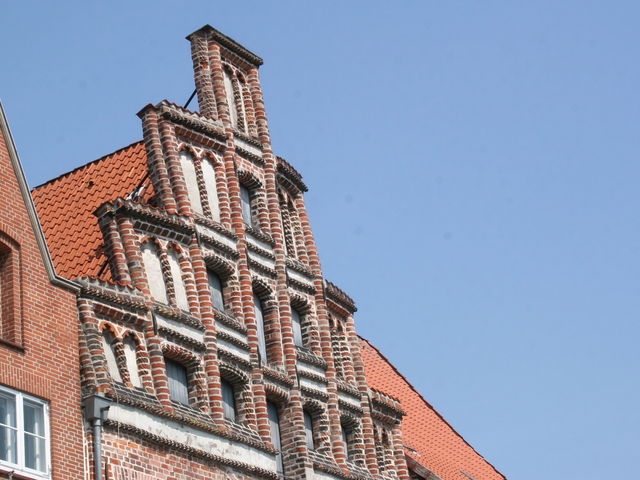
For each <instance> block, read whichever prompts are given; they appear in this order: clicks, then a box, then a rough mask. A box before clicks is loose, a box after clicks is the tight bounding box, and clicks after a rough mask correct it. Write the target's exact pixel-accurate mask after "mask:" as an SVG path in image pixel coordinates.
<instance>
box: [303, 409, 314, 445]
mask: <svg viewBox="0 0 640 480" xmlns="http://www.w3.org/2000/svg"><path fill="white" fill-rule="evenodd" d="M304 434H305V436H306V438H307V448H308V449H309V450H315V448H316V446H315V443H314V441H313V418H312V417H311V414H310V413H309V412H307V411H306V410H305V411H304Z"/></svg>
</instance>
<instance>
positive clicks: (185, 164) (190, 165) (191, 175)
mask: <svg viewBox="0 0 640 480" xmlns="http://www.w3.org/2000/svg"><path fill="white" fill-rule="evenodd" d="M180 167H182V175H183V177H184V182H185V183H186V186H187V194H188V195H189V202H190V203H191V208H192V209H193V210H194V211H196V212H198V213H199V214H202V213H203V210H202V202H201V201H200V189H199V188H198V175H197V173H196V164H195V160H194V159H193V155H191V152H189V151H188V150H183V151H182V152H180Z"/></svg>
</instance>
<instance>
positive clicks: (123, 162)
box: [33, 26, 504, 480]
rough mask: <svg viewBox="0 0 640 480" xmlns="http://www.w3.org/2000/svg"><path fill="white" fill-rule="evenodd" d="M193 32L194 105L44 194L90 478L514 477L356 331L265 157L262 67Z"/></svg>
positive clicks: (285, 172)
mask: <svg viewBox="0 0 640 480" xmlns="http://www.w3.org/2000/svg"><path fill="white" fill-rule="evenodd" d="M188 39H189V41H190V42H191V51H192V59H193V66H194V77H195V84H196V92H197V101H198V104H199V109H198V111H193V110H188V109H186V108H183V107H180V106H178V105H175V104H173V103H171V102H169V101H166V100H165V101H162V102H160V103H159V104H157V105H147V106H146V107H144V108H143V109H142V110H141V111H140V112H139V113H138V116H139V117H140V119H141V122H142V132H143V138H142V140H141V141H140V142H136V143H134V144H132V145H129V146H127V147H125V148H123V149H121V150H118V151H116V152H114V153H112V154H110V155H107V156H105V157H102V158H100V159H98V160H96V161H94V162H91V163H89V164H87V165H84V166H82V167H80V168H78V169H76V170H74V171H72V172H69V173H67V174H64V175H62V176H60V177H58V178H56V179H53V180H51V181H50V182H47V183H45V184H44V185H41V186H40V187H38V188H36V189H35V190H34V192H33V195H34V199H35V202H36V205H37V208H38V212H39V214H40V216H41V219H42V223H43V228H44V231H45V234H46V238H47V241H48V243H49V247H50V249H51V252H52V257H53V260H54V263H55V266H56V268H57V271H58V272H59V273H60V274H61V275H62V276H64V277H65V278H69V279H73V280H74V281H75V282H76V283H77V284H78V285H79V286H80V291H79V293H78V307H79V316H80V330H81V335H80V343H79V345H80V371H81V380H82V381H81V385H82V393H83V396H84V397H85V399H86V400H85V417H86V419H87V422H88V423H87V425H86V426H87V430H86V438H87V445H86V452H87V455H88V458H87V460H88V463H89V462H90V464H94V463H96V461H97V463H98V464H100V465H101V468H99V469H97V471H96V472H94V473H95V474H96V475H98V476H99V475H100V474H101V473H102V472H104V474H105V475H108V478H110V479H128V480H143V479H144V480H151V479H175V480H183V479H184V480H186V479H194V478H195V479H199V478H202V479H204V478H233V479H248V478H265V479H277V478H281V477H285V478H288V479H326V480H328V479H363V480H364V479H374V478H376V479H379V478H390V479H395V478H397V479H408V478H425V479H426V478H429V479H434V478H442V479H443V480H465V479H468V478H474V479H475V480H492V479H501V478H504V477H503V476H502V475H501V474H500V473H499V472H497V471H496V470H495V469H493V467H491V466H490V465H489V464H488V463H487V462H486V461H485V460H484V459H482V457H480V456H479V455H478V454H477V453H476V452H475V451H474V450H473V449H472V448H471V447H470V446H469V445H467V444H466V443H465V442H464V440H462V438H461V437H460V436H459V435H457V433H455V431H453V430H452V429H451V427H449V426H448V425H447V424H446V422H444V421H443V420H442V419H441V418H440V417H439V416H438V415H437V414H436V413H435V412H434V411H433V409H431V407H430V406H429V405H428V404H427V403H426V402H424V400H423V399H422V397H420V396H419V394H417V393H416V392H415V391H414V390H413V389H412V388H411V387H410V385H409V384H408V383H407V382H406V380H404V378H403V377H401V376H400V375H399V374H398V373H397V372H396V371H395V370H394V369H393V367H392V366H391V365H390V364H389V363H388V362H387V361H386V360H385V359H384V357H382V356H381V355H380V354H379V352H378V351H377V350H375V348H373V347H372V346H371V345H370V344H369V343H368V342H366V341H364V340H362V339H360V338H359V337H358V336H357V334H356V331H355V326H354V317H353V315H354V313H355V311H356V307H355V304H354V302H353V300H352V299H351V298H350V297H349V296H348V295H347V294H346V293H345V292H343V291H342V290H341V289H340V288H338V287H337V286H336V285H335V284H333V283H331V282H329V281H328V280H326V279H325V278H324V276H323V274H322V270H321V267H320V261H319V256H318V251H317V248H316V244H315V241H314V238H313V233H312V231H311V227H310V222H309V218H308V216H307V213H306V208H305V203H304V192H305V191H306V190H307V187H306V185H305V184H304V182H303V180H302V177H301V175H300V174H299V173H298V172H297V171H296V170H295V169H294V167H293V166H292V165H290V164H289V163H288V162H287V161H286V160H284V159H283V158H280V157H278V156H276V155H275V153H274V152H273V151H272V148H271V139H270V136H269V128H268V124H267V118H266V113H265V108H264V102H263V97H262V91H261V86H260V80H259V75H258V69H259V67H260V65H261V64H262V60H261V59H260V58H259V57H258V56H256V55H255V54H253V53H251V52H250V51H248V50H247V49H245V48H244V47H242V46H241V45H239V44H238V43H236V42H235V41H233V40H232V39H230V38H228V37H226V36H225V35H223V34H221V33H220V32H218V31H217V30H215V29H213V28H211V27H209V26H205V27H203V28H202V29H200V30H198V31H196V32H194V33H193V34H191V35H190V36H189V37H188ZM380 372H387V374H384V375H383V374H381V373H380ZM368 374H369V375H368ZM388 375H391V376H392V377H393V378H389V377H388ZM405 401H406V402H407V404H406V405H405ZM106 407H108V410H106ZM405 417H406V419H407V420H409V422H405V421H404V420H403V418H405ZM89 425H91V426H92V427H93V430H89V429H88V427H89ZM431 430H433V431H434V432H436V435H435V437H434V436H431V433H430V431H431ZM406 438H409V439H411V440H410V441H411V442H412V443H411V444H408V443H407V440H406ZM94 439H99V441H96V442H95V444H94V445H90V443H91V442H92V441H93V440H94ZM98 445H99V446H100V447H101V451H98V450H97V449H96V446H98ZM432 447H433V448H432ZM90 452H93V453H90Z"/></svg>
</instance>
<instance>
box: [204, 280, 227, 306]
mask: <svg viewBox="0 0 640 480" xmlns="http://www.w3.org/2000/svg"><path fill="white" fill-rule="evenodd" d="M207 279H208V281H209V291H210V292H211V303H213V306H214V307H215V308H217V309H218V310H220V311H221V312H224V297H223V296H222V282H220V277H219V276H218V275H217V274H216V273H215V272H213V271H211V270H207Z"/></svg>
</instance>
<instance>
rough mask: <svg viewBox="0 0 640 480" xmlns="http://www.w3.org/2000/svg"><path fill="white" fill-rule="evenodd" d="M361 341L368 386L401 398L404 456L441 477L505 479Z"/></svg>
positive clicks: (404, 380)
mask: <svg viewBox="0 0 640 480" xmlns="http://www.w3.org/2000/svg"><path fill="white" fill-rule="evenodd" d="M360 344H361V351H362V357H363V360H364V363H365V369H366V373H367V382H368V384H369V386H370V387H371V388H375V389H376V390H379V391H381V392H384V393H386V394H388V395H391V396H392V397H395V398H397V399H398V400H400V402H401V404H402V408H403V410H404V411H405V412H406V413H407V415H406V416H405V417H404V418H403V419H402V436H403V442H404V444H405V446H407V447H409V448H406V449H405V451H406V453H407V455H409V456H410V457H411V458H413V459H414V460H415V461H416V462H418V463H419V464H421V465H423V466H424V467H426V468H428V469H429V470H430V471H431V472H433V473H434V474H436V475H437V476H438V477H440V478H441V479H442V480H469V476H470V477H472V478H473V479H474V480H504V479H505V478H506V477H505V476H504V475H502V474H501V473H500V472H498V471H497V470H496V469H495V467H494V466H493V465H491V464H490V463H489V462H487V461H486V460H485V459H484V458H483V457H482V455H480V454H479V453H478V452H476V451H475V450H474V449H473V447H471V445H469V444H468V443H467V442H466V441H465V440H464V438H462V436H461V435H460V434H458V432H456V431H455V430H454V429H453V428H452V427H451V426H450V425H449V424H448V423H447V422H446V420H444V418H442V417H441V416H440V414H439V413H438V412H436V410H435V409H434V408H433V407H432V406H431V405H430V404H429V403H428V402H427V401H426V400H425V399H424V398H423V397H422V395H420V393H418V392H417V391H416V390H415V389H414V388H413V386H412V385H411V384H410V383H409V382H408V381H407V379H405V378H404V376H403V375H402V374H401V373H400V372H398V370H396V368H395V367H394V366H393V365H392V364H391V362H389V360H387V358H385V356H384V355H382V353H380V351H379V350H378V349H377V348H376V347H374V346H373V345H372V344H371V343H370V342H369V341H367V340H365V339H364V338H361V342H360ZM412 450H413V451H412ZM463 472H464V473H463ZM465 474H466V475H465Z"/></svg>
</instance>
